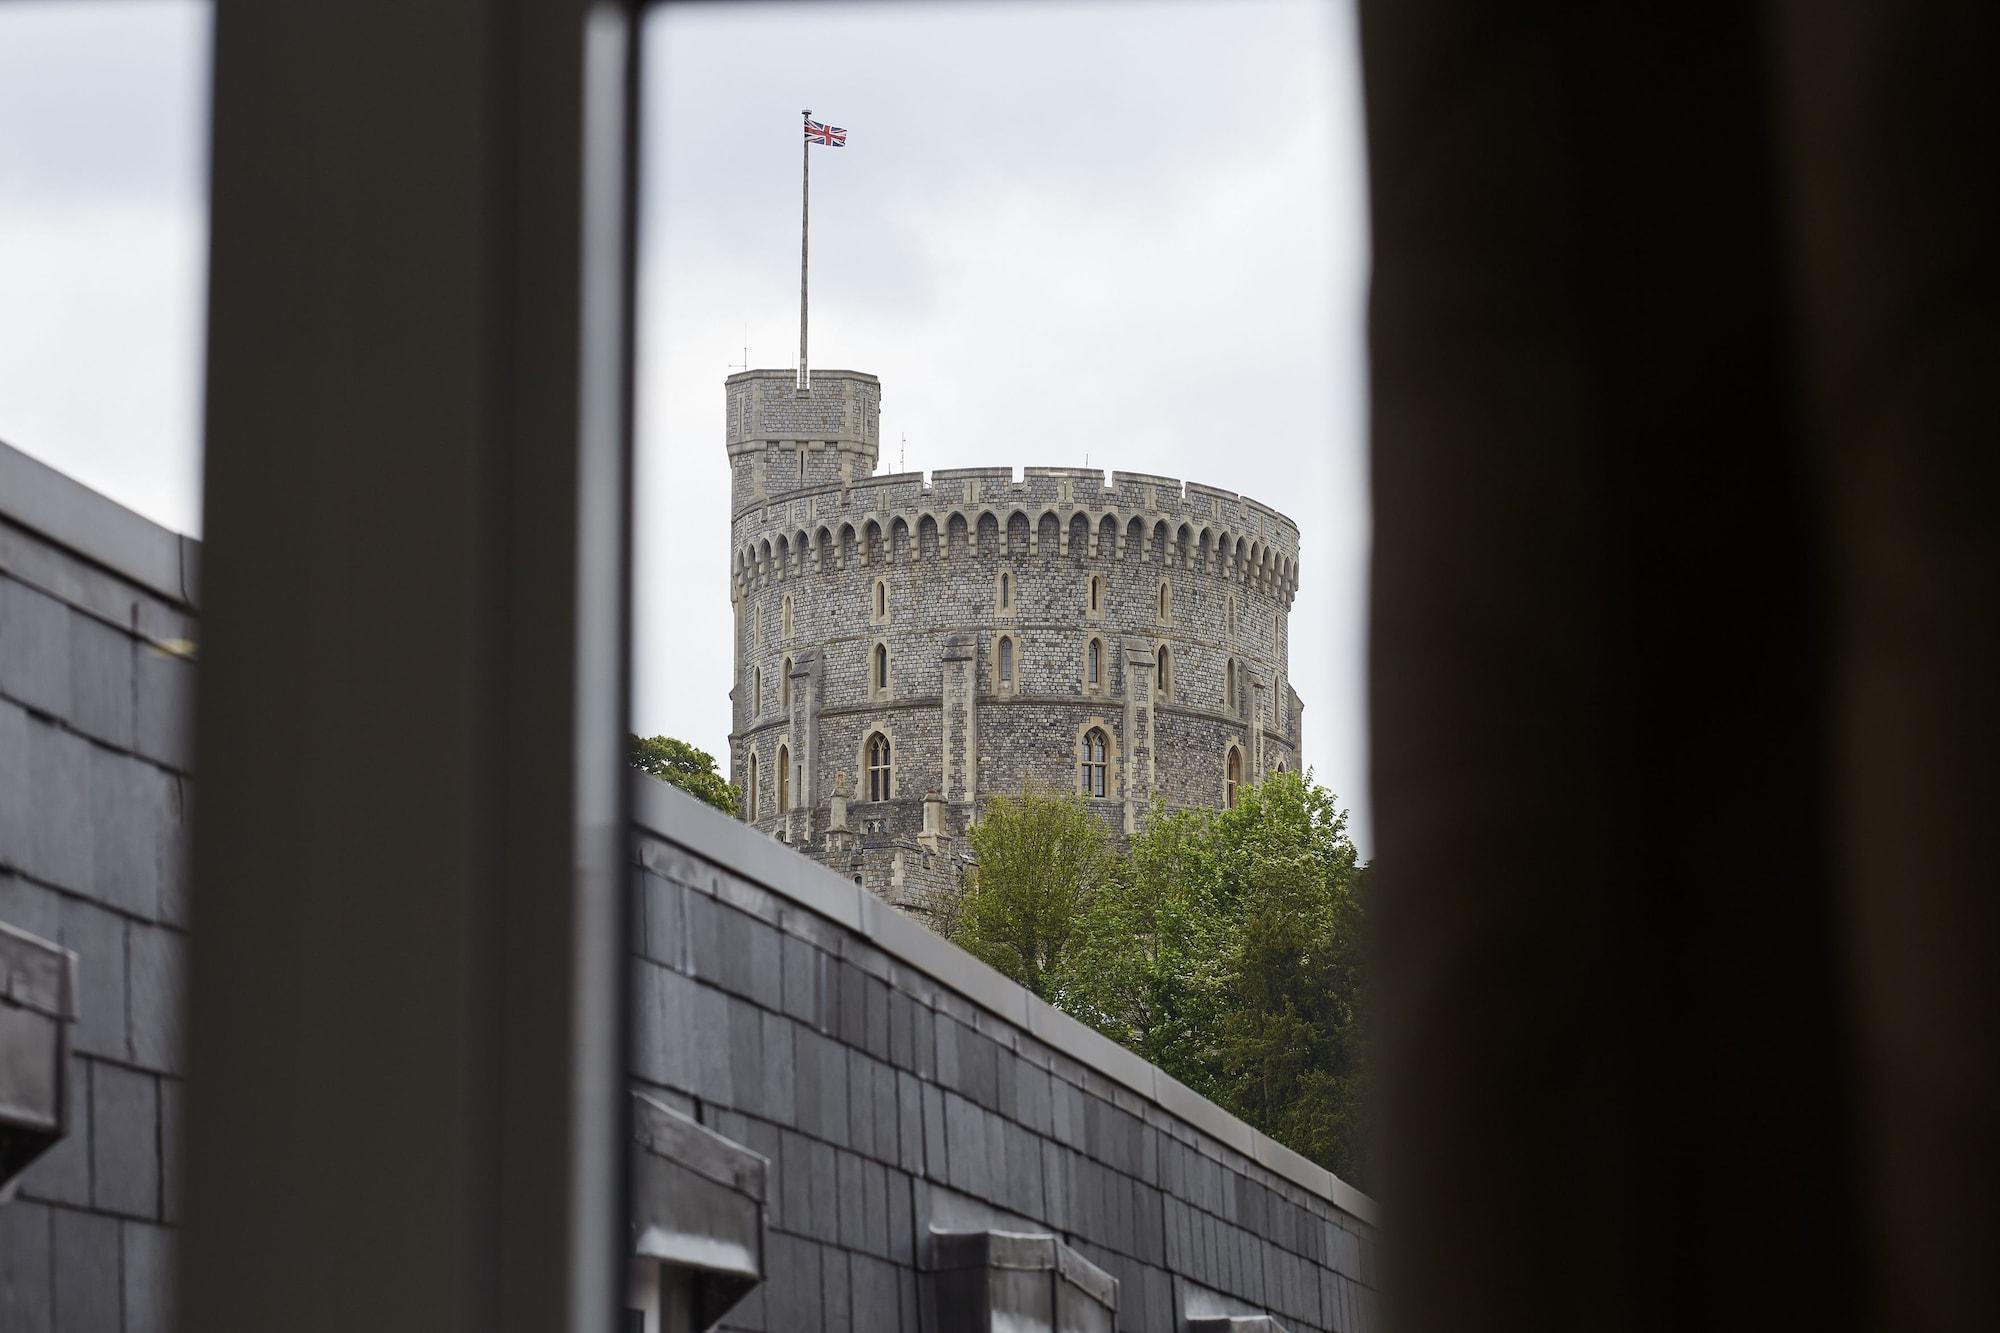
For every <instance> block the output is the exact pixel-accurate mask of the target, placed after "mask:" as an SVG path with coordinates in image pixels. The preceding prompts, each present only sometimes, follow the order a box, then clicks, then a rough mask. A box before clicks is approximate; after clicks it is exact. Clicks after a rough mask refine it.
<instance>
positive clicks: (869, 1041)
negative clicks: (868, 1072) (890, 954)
mask: <svg viewBox="0 0 2000 1333" xmlns="http://www.w3.org/2000/svg"><path fill="white" fill-rule="evenodd" d="M861 993H862V1004H863V1007H864V1014H863V1025H862V1026H863V1032H862V1046H863V1049H865V1050H866V1051H867V1052H868V1054H870V1055H872V1056H874V1057H875V1058H876V1059H877V1060H887V1059H888V1058H889V987H888V984H887V983H886V982H882V981H877V980H876V979H875V978H874V977H867V978H865V979H864V980H863V982H862V987H861Z"/></svg>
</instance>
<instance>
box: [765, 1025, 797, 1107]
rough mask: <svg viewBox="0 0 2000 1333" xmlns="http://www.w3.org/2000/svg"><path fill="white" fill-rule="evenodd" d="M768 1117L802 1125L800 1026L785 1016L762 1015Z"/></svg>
mask: <svg viewBox="0 0 2000 1333" xmlns="http://www.w3.org/2000/svg"><path fill="white" fill-rule="evenodd" d="M762 1022H763V1046H764V1093H763V1102H764V1114H765V1115H766V1116H767V1117H768V1118H770V1119H771V1120H774V1121H776V1122H777V1123H778V1124H781V1125H795V1124H797V1123H798V1048H797V1043H796V1041H795V1040H794V1035H793V1034H794V1032H795V1031H796V1028H797V1025H796V1024H795V1023H793V1022H792V1020H791V1019H789V1018H786V1017H785V1016H784V1015H783V1014H772V1013H767V1014H764V1015H762Z"/></svg>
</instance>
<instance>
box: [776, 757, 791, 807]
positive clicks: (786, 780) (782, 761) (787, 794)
mask: <svg viewBox="0 0 2000 1333" xmlns="http://www.w3.org/2000/svg"><path fill="white" fill-rule="evenodd" d="M791 808H792V752H791V750H790V748H789V747H787V746H783V745H780V746H779V747H778V813H779V814H781V815H782V814H784V813H785V812H786V811H787V810H789V809H791Z"/></svg>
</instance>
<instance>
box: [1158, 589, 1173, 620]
mask: <svg viewBox="0 0 2000 1333" xmlns="http://www.w3.org/2000/svg"><path fill="white" fill-rule="evenodd" d="M1173 616H1174V590H1173V589H1172V588H1171V587H1169V586H1168V584H1167V581H1166V580H1165V579H1161V580H1160V623H1161V624H1162V625H1164V624H1166V623H1167V622H1168V621H1169V620H1172V619H1173Z"/></svg>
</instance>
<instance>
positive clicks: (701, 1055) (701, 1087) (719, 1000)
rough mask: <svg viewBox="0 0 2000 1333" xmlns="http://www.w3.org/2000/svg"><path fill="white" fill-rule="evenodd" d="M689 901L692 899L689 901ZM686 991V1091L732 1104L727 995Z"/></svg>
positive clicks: (707, 989)
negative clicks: (689, 1064) (689, 1057)
mask: <svg viewBox="0 0 2000 1333" xmlns="http://www.w3.org/2000/svg"><path fill="white" fill-rule="evenodd" d="M690 905H692V902H691V903H690ZM689 995H690V997H691V999H692V1003H691V1004H690V1005H689V1009H688V1012H689V1023H688V1032H687V1038H688V1049H689V1050H690V1051H692V1052H693V1055H694V1060H693V1073H694V1079H693V1086H691V1087H690V1088H689V1089H688V1091H689V1092H691V1093H693V1094H694V1095H695V1096H697V1097H699V1098H701V1099H702V1100H703V1101H708V1102H715V1103H718V1104H720V1105H723V1106H731V1105H734V1104H735V1102H736V1089H735V1084H734V1082H733V1081H732V1079H731V1078H730V1054H729V1047H730V1033H729V997H728V996H727V995H725V994H723V993H722V992H721V991H719V990H716V989H715V988H713V987H712V986H704V985H696V986H693V987H692V988H691V989H690V991H689Z"/></svg>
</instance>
